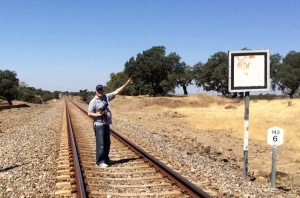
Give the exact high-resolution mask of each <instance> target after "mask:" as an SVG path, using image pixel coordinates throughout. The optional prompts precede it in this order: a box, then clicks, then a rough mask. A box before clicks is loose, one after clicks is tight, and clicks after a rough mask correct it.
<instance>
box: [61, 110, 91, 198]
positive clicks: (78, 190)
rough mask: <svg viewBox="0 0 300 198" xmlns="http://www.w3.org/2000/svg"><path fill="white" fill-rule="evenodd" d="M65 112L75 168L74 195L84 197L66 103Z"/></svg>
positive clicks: (84, 190) (83, 187)
mask: <svg viewBox="0 0 300 198" xmlns="http://www.w3.org/2000/svg"><path fill="white" fill-rule="evenodd" d="M66 114H67V123H68V133H69V141H70V144H71V148H72V157H73V162H74V169H75V191H76V197H80V198H86V197H87V193H86V189H85V185H84V182H83V177H82V173H81V168H80V164H79V159H78V154H77V149H76V143H75V138H74V133H73V127H72V122H71V118H70V113H69V109H68V106H67V105H66Z"/></svg>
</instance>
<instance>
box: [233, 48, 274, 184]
mask: <svg viewBox="0 0 300 198" xmlns="http://www.w3.org/2000/svg"><path fill="white" fill-rule="evenodd" d="M228 72H229V73H228V90H229V92H237V93H242V92H244V93H245V114H244V171H243V173H244V180H247V175H248V149H249V144H248V136H249V91H269V90H270V52H269V50H239V51H228Z"/></svg>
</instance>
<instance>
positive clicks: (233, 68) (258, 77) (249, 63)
mask: <svg viewBox="0 0 300 198" xmlns="http://www.w3.org/2000/svg"><path fill="white" fill-rule="evenodd" d="M269 59H270V52H269V50H240V51H228V66H229V74H228V78H229V79H228V89H229V92H249V91H269V90H270V60H269Z"/></svg>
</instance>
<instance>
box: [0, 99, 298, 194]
mask: <svg viewBox="0 0 300 198" xmlns="http://www.w3.org/2000/svg"><path fill="white" fill-rule="evenodd" d="M0 104H1V105H0V106H1V107H2V108H3V107H5V106H6V105H5V101H0ZM13 105H15V108H18V105H19V107H22V105H26V106H27V105H30V104H28V103H22V102H19V101H13ZM110 105H111V108H112V113H113V118H114V117H116V118H120V119H122V120H125V121H126V122H128V123H130V124H132V125H136V126H139V127H141V128H142V129H144V130H146V131H149V132H151V133H153V134H160V135H162V136H164V137H165V138H167V139H168V140H169V141H171V142H174V143H176V144H178V145H180V146H181V147H182V149H183V151H184V152H185V153H186V154H189V155H193V154H195V153H197V154H201V155H202V156H205V157H208V158H211V159H213V160H215V161H216V162H217V163H219V164H222V163H224V164H225V163H230V164H233V165H234V166H235V167H236V166H237V167H239V169H240V170H241V172H240V177H241V178H242V177H243V169H244V160H243V157H244V151H243V145H244V142H243V130H244V129H243V128H241V135H240V137H237V136H236V135H235V134H234V133H233V132H232V131H231V130H228V127H227V129H224V130H220V129H218V130H214V127H218V128H220V125H222V124H223V125H224V126H226V125H228V124H227V123H218V124H214V121H213V120H207V123H208V125H209V126H208V128H209V129H208V130H203V129H199V128H198V127H196V126H197V123H198V122H199V119H201V117H197V116H194V115H191V112H197V111H198V110H199V111H200V110H203V109H205V111H207V112H210V113H213V111H212V109H211V106H212V105H213V106H214V107H217V108H219V109H227V108H229V107H230V108H231V107H232V105H233V106H241V105H242V106H243V105H244V103H234V104H231V103H230V102H229V101H228V100H224V99H223V98H221V97H218V96H211V95H206V94H203V95H198V96H189V97H183V96H181V97H179V96H178V97H146V96H141V97H129V96H117V97H116V99H114V100H113V101H112V102H111V103H110ZM235 108H236V107H232V108H231V109H233V110H234V109H235ZM183 109H184V110H183ZM228 116H230V114H228ZM213 118H214V116H212V117H211V119H213ZM217 125H218V126H217ZM112 126H113V125H112ZM297 141H298V140H297ZM297 141H296V142H297ZM299 153H300V152H299V150H297V149H295V148H291V147H288V146H287V145H285V144H283V145H281V146H279V147H278V150H277V163H276V165H277V167H276V170H277V178H276V186H277V187H279V188H282V189H284V190H285V189H286V190H289V189H290V188H295V187H297V188H300V155H299ZM271 170H272V147H271V146H270V145H268V144H266V142H264V141H258V140H253V139H251V138H250V139H249V153H248V179H249V180H251V181H253V183H255V184H257V185H261V186H270V174H271ZM237 177H238V176H237Z"/></svg>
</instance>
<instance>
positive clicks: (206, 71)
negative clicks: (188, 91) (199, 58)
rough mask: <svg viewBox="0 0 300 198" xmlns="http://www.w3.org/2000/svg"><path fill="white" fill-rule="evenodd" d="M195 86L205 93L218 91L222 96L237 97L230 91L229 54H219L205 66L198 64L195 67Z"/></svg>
mask: <svg viewBox="0 0 300 198" xmlns="http://www.w3.org/2000/svg"><path fill="white" fill-rule="evenodd" d="M193 73H194V79H195V84H196V86H198V87H203V90H204V91H216V92H218V93H221V94H222V95H224V96H226V97H229V96H232V97H235V96H236V95H237V94H236V93H230V92H229V90H228V54H227V53H225V52H217V53H215V54H214V55H212V56H211V57H210V58H209V59H208V61H207V62H206V63H205V64H202V63H201V62H199V63H197V64H195V65H194V67H193Z"/></svg>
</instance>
